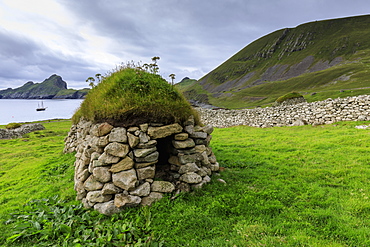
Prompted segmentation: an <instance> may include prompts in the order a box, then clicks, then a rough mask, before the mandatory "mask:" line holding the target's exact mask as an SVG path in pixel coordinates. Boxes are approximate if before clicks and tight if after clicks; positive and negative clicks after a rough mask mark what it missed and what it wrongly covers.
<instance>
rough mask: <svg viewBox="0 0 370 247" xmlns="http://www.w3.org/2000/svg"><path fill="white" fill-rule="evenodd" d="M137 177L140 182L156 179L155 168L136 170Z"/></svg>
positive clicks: (148, 167)
mask: <svg viewBox="0 0 370 247" xmlns="http://www.w3.org/2000/svg"><path fill="white" fill-rule="evenodd" d="M136 172H137V177H138V179H139V180H143V179H147V178H154V176H155V166H147V167H144V168H140V169H136Z"/></svg>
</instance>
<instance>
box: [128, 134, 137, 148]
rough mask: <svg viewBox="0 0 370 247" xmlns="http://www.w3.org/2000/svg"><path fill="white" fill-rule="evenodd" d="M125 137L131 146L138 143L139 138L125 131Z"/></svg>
mask: <svg viewBox="0 0 370 247" xmlns="http://www.w3.org/2000/svg"><path fill="white" fill-rule="evenodd" d="M127 138H128V144H129V145H130V147H131V148H134V147H136V145H137V144H139V142H140V138H139V137H137V136H135V135H133V134H131V133H127Z"/></svg>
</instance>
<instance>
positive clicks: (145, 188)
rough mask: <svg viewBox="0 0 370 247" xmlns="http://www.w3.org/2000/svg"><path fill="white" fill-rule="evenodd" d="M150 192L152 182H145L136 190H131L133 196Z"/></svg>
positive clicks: (146, 194) (145, 194)
mask: <svg viewBox="0 0 370 247" xmlns="http://www.w3.org/2000/svg"><path fill="white" fill-rule="evenodd" d="M149 194H150V183H148V182H145V183H143V184H142V185H140V186H138V187H137V188H136V189H135V190H133V191H131V192H130V195H133V196H141V197H143V196H148V195H149Z"/></svg>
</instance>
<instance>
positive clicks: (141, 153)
mask: <svg viewBox="0 0 370 247" xmlns="http://www.w3.org/2000/svg"><path fill="white" fill-rule="evenodd" d="M155 151H157V148H156V147H152V148H143V149H135V150H134V155H135V157H137V158H142V157H146V156H148V155H149V154H151V153H153V152H155Z"/></svg>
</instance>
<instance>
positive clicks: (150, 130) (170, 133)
mask: <svg viewBox="0 0 370 247" xmlns="http://www.w3.org/2000/svg"><path fill="white" fill-rule="evenodd" d="M212 131H213V127H212V126H210V125H206V126H204V127H201V126H197V125H194V119H193V118H190V119H189V120H188V121H186V122H185V123H184V124H183V125H180V124H177V123H176V124H170V125H163V124H150V123H147V124H141V125H140V126H133V127H129V128H123V127H113V126H111V125H110V124H108V123H100V124H93V123H91V122H86V121H81V122H80V123H79V124H77V125H73V126H72V128H71V131H70V132H69V135H68V136H67V137H66V139H65V149H64V152H77V153H76V161H75V176H74V181H75V190H76V191H77V199H78V200H81V201H82V203H83V204H84V206H85V207H86V208H94V209H95V210H97V211H99V212H100V213H102V214H106V215H111V214H114V213H117V212H119V211H121V210H122V209H124V208H125V207H130V206H137V205H150V204H151V203H152V202H154V201H156V200H159V199H161V198H162V197H163V194H164V193H177V192H180V191H189V190H190V189H192V188H201V187H202V186H203V185H204V184H206V183H208V182H210V181H211V175H212V173H213V172H217V171H218V170H219V164H218V163H217V161H216V157H215V155H214V154H213V152H212V149H211V148H210V147H209V144H210V141H211V135H210V134H211V133H212Z"/></svg>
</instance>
